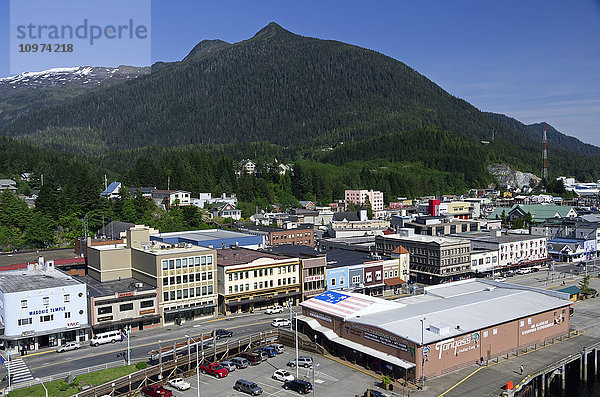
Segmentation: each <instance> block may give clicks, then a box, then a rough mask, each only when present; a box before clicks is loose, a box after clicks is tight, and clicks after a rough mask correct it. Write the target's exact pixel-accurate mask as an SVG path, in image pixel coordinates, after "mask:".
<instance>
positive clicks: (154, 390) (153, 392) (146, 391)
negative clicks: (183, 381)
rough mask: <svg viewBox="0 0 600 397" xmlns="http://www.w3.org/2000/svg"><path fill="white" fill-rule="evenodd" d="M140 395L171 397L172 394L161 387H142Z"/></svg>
mask: <svg viewBox="0 0 600 397" xmlns="http://www.w3.org/2000/svg"><path fill="white" fill-rule="evenodd" d="M142 395H143V396H147V397H173V392H172V391H171V390H167V389H165V388H164V387H162V386H161V385H148V386H144V387H142Z"/></svg>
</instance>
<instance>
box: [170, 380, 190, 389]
mask: <svg viewBox="0 0 600 397" xmlns="http://www.w3.org/2000/svg"><path fill="white" fill-rule="evenodd" d="M168 383H169V386H171V387H174V388H175V389H177V390H187V389H189V388H190V387H192V385H190V383H189V382H186V381H185V380H183V379H182V378H175V379H171V380H170V381H169V382H168Z"/></svg>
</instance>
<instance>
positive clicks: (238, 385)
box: [233, 379, 263, 396]
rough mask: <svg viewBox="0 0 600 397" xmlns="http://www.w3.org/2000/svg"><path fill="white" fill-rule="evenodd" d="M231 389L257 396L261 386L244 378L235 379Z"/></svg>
mask: <svg viewBox="0 0 600 397" xmlns="http://www.w3.org/2000/svg"><path fill="white" fill-rule="evenodd" d="M233 390H237V391H242V392H244V393H248V394H250V395H252V396H258V395H260V394H262V392H263V389H262V387H260V386H259V385H257V384H256V383H254V382H250V381H248V380H245V379H238V380H236V381H235V385H233Z"/></svg>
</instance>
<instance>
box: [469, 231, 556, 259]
mask: <svg viewBox="0 0 600 397" xmlns="http://www.w3.org/2000/svg"><path fill="white" fill-rule="evenodd" d="M461 237H462V238H467V239H469V240H471V250H476V249H484V250H497V251H498V266H499V267H506V266H518V265H527V264H533V263H542V262H545V261H546V260H547V259H548V247H547V246H548V238H547V237H545V236H534V235H530V234H525V235H524V234H507V235H503V234H500V231H499V230H495V231H492V232H490V234H487V235H484V234H483V233H482V234H479V235H475V234H471V235H469V234H465V235H461Z"/></svg>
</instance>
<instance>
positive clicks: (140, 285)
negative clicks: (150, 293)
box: [135, 283, 144, 288]
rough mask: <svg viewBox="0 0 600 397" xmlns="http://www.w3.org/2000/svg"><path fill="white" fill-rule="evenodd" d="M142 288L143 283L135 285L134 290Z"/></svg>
mask: <svg viewBox="0 0 600 397" xmlns="http://www.w3.org/2000/svg"><path fill="white" fill-rule="evenodd" d="M143 286H144V283H135V287H136V288H142V287H143Z"/></svg>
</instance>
